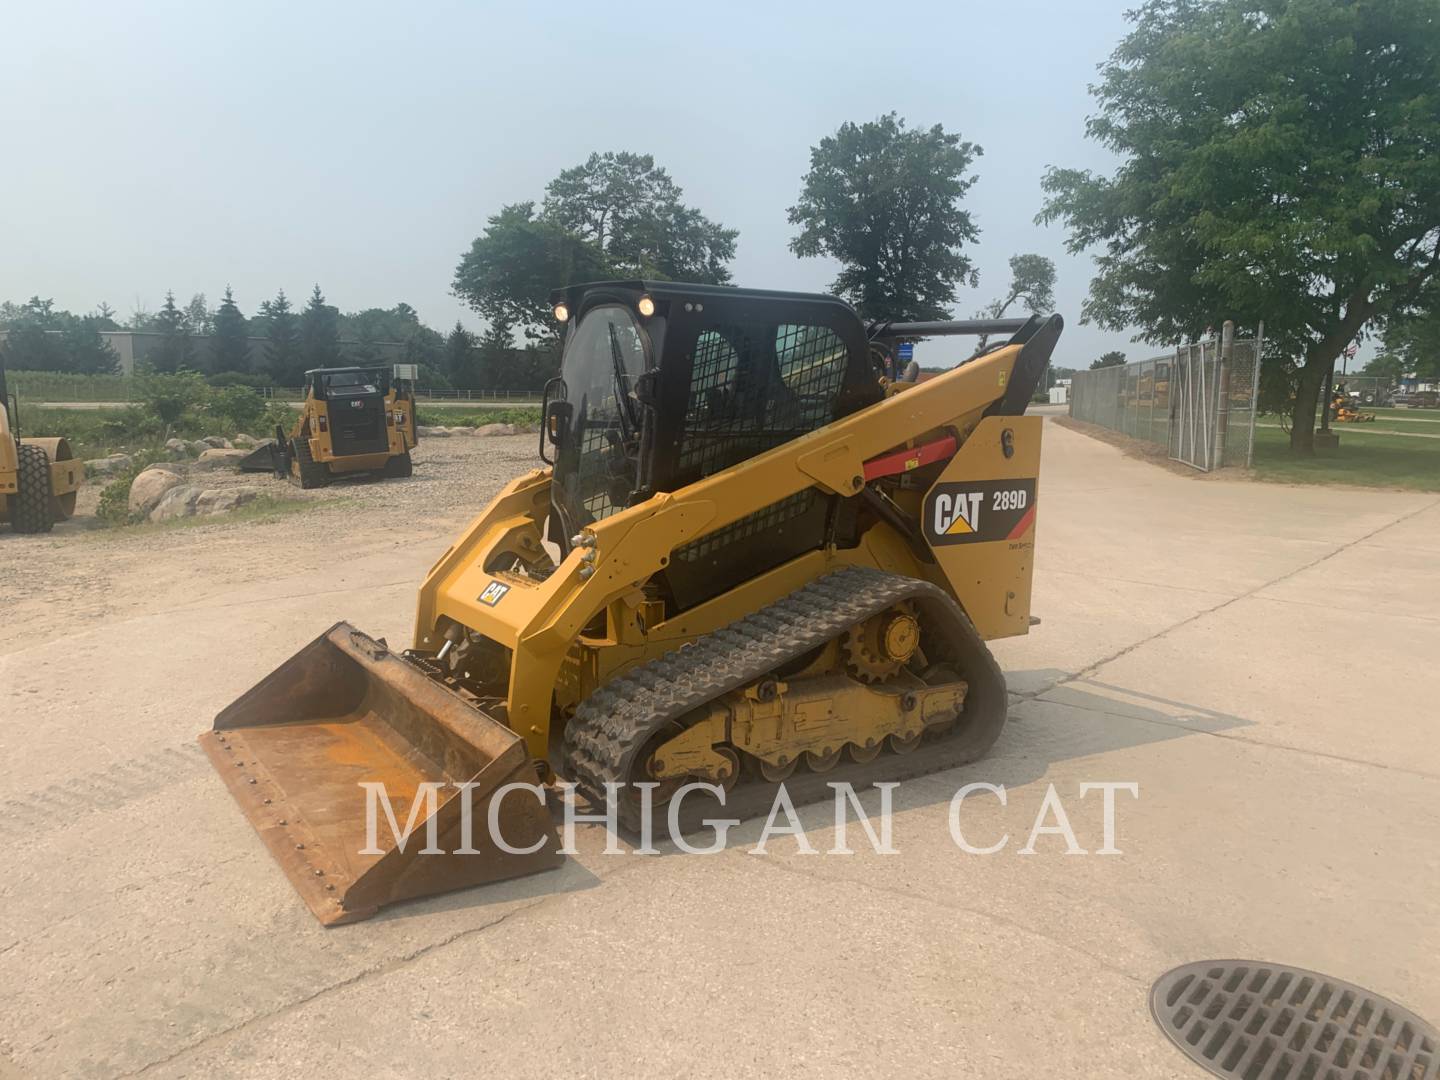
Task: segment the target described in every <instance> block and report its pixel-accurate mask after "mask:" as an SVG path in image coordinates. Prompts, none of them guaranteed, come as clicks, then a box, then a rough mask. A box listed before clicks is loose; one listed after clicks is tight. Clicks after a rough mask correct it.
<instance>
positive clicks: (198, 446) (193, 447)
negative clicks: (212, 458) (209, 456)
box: [185, 439, 215, 454]
mask: <svg viewBox="0 0 1440 1080" xmlns="http://www.w3.org/2000/svg"><path fill="white" fill-rule="evenodd" d="M185 445H187V446H188V447H190V452H191V453H192V454H203V453H204V452H205V451H206V450H214V449H215V447H213V446H211V445H210V444H209V443H208V442H206V441H205V440H204V439H196V440H195V441H194V442H192V443H186V444H185Z"/></svg>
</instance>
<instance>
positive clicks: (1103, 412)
mask: <svg viewBox="0 0 1440 1080" xmlns="http://www.w3.org/2000/svg"><path fill="white" fill-rule="evenodd" d="M1263 348H1264V338H1263V336H1261V337H1259V338H1240V339H1236V340H1234V341H1232V342H1230V343H1229V347H1228V348H1227V347H1226V345H1225V343H1224V342H1223V341H1222V339H1220V338H1217V337H1212V338H1207V339H1206V340H1204V341H1199V342H1195V343H1193V344H1190V345H1182V346H1180V347H1179V348H1177V349H1176V350H1175V351H1174V352H1173V353H1169V354H1167V355H1164V356H1157V357H1154V358H1152V359H1150V360H1140V361H1137V362H1135V363H1131V364H1124V365H1117V366H1115V367H1108V368H1097V369H1094V370H1091V371H1077V372H1076V373H1075V375H1074V377H1073V378H1072V380H1071V383H1070V415H1071V416H1072V417H1074V418H1075V419H1076V420H1084V421H1085V422H1087V423H1090V424H1098V425H1099V426H1100V427H1105V428H1109V429H1110V430H1111V431H1117V432H1119V433H1120V434H1122V435H1128V436H1130V437H1131V438H1132V439H1139V440H1141V441H1142V442H1147V443H1153V444H1154V445H1156V446H1160V447H1163V448H1164V449H1165V450H1166V452H1167V453H1168V454H1169V455H1170V456H1171V457H1172V458H1175V459H1176V460H1180V461H1186V462H1188V463H1189V464H1192V465H1195V466H1196V467H1197V468H1201V469H1207V470H1208V469H1211V468H1219V467H1221V466H1225V465H1249V464H1250V463H1251V461H1252V460H1253V459H1254V446H1255V399H1256V395H1257V392H1258V390H1259V375H1260V366H1259V363H1258V359H1257V358H1258V357H1259V355H1260V353H1261V351H1262V350H1263Z"/></svg>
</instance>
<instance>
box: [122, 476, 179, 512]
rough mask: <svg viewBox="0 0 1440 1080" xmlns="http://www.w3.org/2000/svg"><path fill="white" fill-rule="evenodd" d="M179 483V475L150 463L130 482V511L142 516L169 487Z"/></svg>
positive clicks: (153, 506)
mask: <svg viewBox="0 0 1440 1080" xmlns="http://www.w3.org/2000/svg"><path fill="white" fill-rule="evenodd" d="M180 483H181V479H180V475H179V474H178V473H173V472H171V471H170V470H169V469H166V468H164V467H162V466H159V465H152V466H151V467H150V468H148V469H146V470H145V471H144V472H142V473H141V474H140V475H139V476H137V477H135V479H134V481H133V482H132V483H131V484H130V512H131V513H132V514H137V515H139V516H140V517H144V516H145V515H146V514H148V513H150V511H151V510H153V509H155V505H156V504H157V503H158V502H159V501H160V500H161V499H162V498H163V497H164V495H165V493H166V492H167V491H169V490H170V489H171V488H173V487H175V486H177V485H178V484H180Z"/></svg>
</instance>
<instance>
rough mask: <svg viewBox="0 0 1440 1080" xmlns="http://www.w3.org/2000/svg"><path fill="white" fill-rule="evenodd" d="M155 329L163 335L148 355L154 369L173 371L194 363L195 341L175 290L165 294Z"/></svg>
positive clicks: (147, 359) (156, 315) (156, 316)
mask: <svg viewBox="0 0 1440 1080" xmlns="http://www.w3.org/2000/svg"><path fill="white" fill-rule="evenodd" d="M153 331H154V333H157V334H160V335H161V341H160V343H159V345H157V346H156V347H155V348H154V349H151V350H150V353H149V355H148V356H146V361H147V362H148V363H149V365H150V367H151V368H152V369H153V370H155V371H157V372H163V373H172V372H176V371H180V370H182V369H184V368H189V367H191V366H192V365H193V364H194V360H195V346H194V342H192V341H191V340H190V330H189V328H188V327H187V326H186V323H185V313H184V312H183V311H181V310H180V308H179V307H177V306H176V304H175V294H174V293H173V292H167V293H166V294H165V304H164V306H162V307H161V308H160V310H159V311H158V312H156V314H155V318H154V322H153Z"/></svg>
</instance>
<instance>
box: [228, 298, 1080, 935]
mask: <svg viewBox="0 0 1440 1080" xmlns="http://www.w3.org/2000/svg"><path fill="white" fill-rule="evenodd" d="M554 301H555V314H556V318H557V319H559V320H561V321H562V322H563V323H565V325H566V328H567V334H566V338H565V349H564V354H563V358H562V362H561V372H560V375H559V377H558V378H556V379H553V380H552V381H551V382H550V384H549V385H548V387H547V388H546V392H545V402H544V422H543V425H542V431H541V435H540V456H541V458H542V459H543V460H544V462H545V463H546V467H544V468H538V469H535V470H534V471H531V472H528V473H526V474H525V475H523V476H519V477H517V478H516V479H514V480H513V481H511V482H510V483H509V484H508V485H507V486H506V487H505V488H504V489H503V490H502V491H501V492H500V493H499V494H498V495H497V496H496V497H495V498H494V500H493V501H492V502H491V503H490V505H489V506H488V507H486V508H485V510H484V511H483V512H482V513H481V514H480V516H479V517H477V518H476V519H475V520H474V521H473V522H472V523H471V524H470V525H469V527H468V528H466V529H465V531H464V532H463V533H462V534H461V535H460V537H459V538H458V539H457V540H456V541H455V543H454V544H453V545H452V546H451V547H450V548H449V550H447V551H446V552H445V553H444V554H443V555H441V556H440V558H439V560H438V561H437V562H436V563H435V565H434V566H433V567H432V568H431V570H430V573H429V575H428V577H427V578H426V579H425V582H424V584H423V585H422V586H421V588H420V596H419V604H418V610H417V612H416V621H415V633H414V640H413V642H412V645H411V648H409V649H406V650H403V651H397V650H392V649H391V648H390V647H389V646H388V645H387V644H386V643H385V642H384V641H377V640H375V639H373V638H371V637H369V636H367V635H366V634H364V633H362V632H361V631H359V630H357V629H355V628H353V627H351V626H350V625H349V624H347V623H343V622H341V623H336V624H335V625H334V626H332V627H331V628H330V629H329V630H327V631H325V633H323V634H321V635H320V636H319V637H318V638H316V639H315V640H314V641H312V642H311V643H310V644H309V645H307V646H306V647H305V648H304V649H302V650H301V651H300V652H299V653H298V654H297V655H296V656H294V657H292V658H291V659H290V660H289V661H287V662H286V663H285V664H283V665H282V666H281V667H280V668H279V669H278V670H276V671H275V672H274V673H273V674H272V675H270V676H269V677H268V678H266V679H265V680H263V681H262V682H261V683H260V684H259V685H257V686H256V687H255V688H254V689H252V690H251V691H249V692H248V693H247V694H245V695H244V696H243V697H241V698H240V699H239V700H238V701H236V702H235V703H234V704H232V705H230V706H229V707H228V708H226V709H225V710H224V711H223V712H221V713H220V715H219V716H218V717H217V719H216V721H215V725H214V730H213V731H210V732H207V733H206V734H204V735H202V736H201V743H202V744H203V745H204V747H205V749H206V751H207V753H208V754H209V756H210V758H211V759H212V761H213V762H214V764H215V766H216V768H217V769H218V770H219V772H220V773H221V775H222V776H223V777H224V778H225V780H226V781H227V784H228V786H229V787H230V789H231V791H232V793H233V794H234V795H235V797H236V799H237V800H238V801H239V802H240V804H241V806H242V807H243V808H244V811H245V813H246V815H247V816H248V817H249V819H250V821H251V822H252V824H253V825H254V826H255V828H256V829H257V831H258V832H259V833H260V835H261V836H262V838H263V839H264V840H265V842H266V844H267V846H268V847H269V848H270V850H271V852H272V853H273V854H274V856H275V857H276V859H277V860H278V861H279V862H280V863H281V865H282V866H283V867H284V869H285V871H286V873H287V874H288V876H289V877H290V878H291V880H292V882H293V883H294V884H295V885H296V887H297V889H298V890H299V891H300V892H301V894H302V896H303V897H304V899H305V900H306V902H307V903H308V904H309V906H310V908H311V910H312V911H313V912H314V913H315V915H316V916H318V917H319V918H320V920H321V921H322V922H324V923H326V924H333V923H341V922H347V921H351V920H354V919H360V918H364V917H366V916H368V915H370V914H373V913H374V911H375V910H376V909H377V908H378V907H380V906H382V905H384V904H387V903H390V902H392V901H396V900H402V899H405V898H409V897H415V896H423V895H427V894H429V893H434V892H440V891H442V890H446V889H453V888H459V887H462V886H466V885H471V884H476V883H479V882H485V881H494V880H497V879H500V878H506V877H513V876H517V875H520V874H526V873H531V872H533V871H536V870H542V869H546V868H549V867H552V866H555V865H557V864H558V862H559V861H560V859H561V856H560V854H559V852H558V850H557V849H558V844H557V840H556V836H555V826H554V824H553V822H552V819H551V816H550V814H549V812H548V810H547V808H546V807H545V806H544V805H542V803H543V802H544V798H545V796H546V795H547V794H549V793H550V792H551V791H552V790H553V789H546V788H541V787H533V789H532V790H529V791H527V790H524V786H525V785H527V784H528V785H532V786H533V785H538V784H548V783H550V782H552V781H554V780H555V779H556V778H557V777H558V778H560V779H562V780H568V781H572V782H573V783H574V784H575V785H576V787H577V790H578V794H579V796H580V797H583V798H585V799H588V800H589V801H590V802H591V803H592V804H594V805H596V806H598V807H601V808H603V807H605V806H606V805H607V797H608V798H609V799H610V803H609V805H610V806H612V807H613V808H614V811H615V816H616V818H617V819H618V821H619V824H620V825H622V826H624V827H626V828H628V829H631V830H635V829H638V828H639V827H640V826H641V824H642V817H643V816H644V814H645V813H646V811H647V810H651V809H653V810H654V811H655V812H656V813H657V814H658V815H659V818H658V820H659V821H660V822H661V825H660V828H662V829H663V828H664V823H665V822H666V820H667V819H666V816H665V815H666V812H667V804H670V803H671V800H673V799H675V798H676V796H677V792H679V791H681V789H682V787H683V786H684V785H687V784H690V783H692V782H702V783H705V784H710V785H713V786H714V788H713V792H714V793H712V794H708V795H706V794H704V793H699V794H697V791H698V789H691V788H686V789H685V795H684V796H683V798H682V801H683V802H684V803H685V804H686V807H687V808H688V806H689V804H690V803H692V802H696V803H698V802H701V801H702V800H703V798H713V799H721V798H723V799H724V800H725V810H724V812H723V813H721V814H720V815H719V816H730V817H738V816H744V815H746V814H750V813H754V812H756V811H757V810H760V809H762V808H764V807H768V806H769V805H770V802H771V799H772V798H774V796H775V791H774V788H775V785H778V784H780V783H782V782H784V783H785V784H786V786H787V793H788V794H789V795H790V796H791V798H792V799H793V800H794V801H796V802H800V801H803V800H806V799H812V798H815V797H819V796H825V797H829V796H831V795H832V793H831V792H830V791H829V790H828V788H826V787H825V784H826V783H827V782H829V781H834V780H839V779H845V780H849V781H850V782H852V783H855V784H857V785H865V784H868V783H870V782H872V781H873V780H875V779H880V778H895V777H899V776H905V775H913V774H915V773H919V772H927V771H931V770H934V769H936V768H943V767H949V766H953V765H956V764H960V763H963V762H967V761H972V760H974V759H976V758H978V757H980V756H981V755H983V754H984V753H985V752H986V751H987V750H988V749H989V748H990V746H991V744H993V743H994V741H995V739H996V737H997V736H998V735H999V734H1000V730H1001V727H1002V726H1003V724H1004V722H1005V716H1006V705H1007V700H1006V688H1005V679H1004V676H1003V675H1002V674H1001V672H1000V670H999V668H998V666H997V665H996V663H995V661H994V659H993V658H992V656H991V654H990V652H989V650H988V649H987V648H986V646H985V641H986V640H987V639H990V638H998V637H1005V636H1007V635H1012V634H1024V633H1026V632H1027V631H1028V629H1029V627H1030V624H1031V621H1032V620H1031V618H1030V580H1031V571H1032V568H1033V566H1034V556H1035V514H1036V505H1037V498H1038V494H1039V490H1038V474H1039V468H1040V429H1041V423H1042V421H1041V420H1040V418H1038V417H1027V416H1025V415H1024V413H1025V408H1026V405H1027V404H1028V402H1029V401H1030V397H1031V395H1032V393H1033V392H1034V390H1035V387H1036V386H1037V385H1038V382H1039V380H1040V378H1041V376H1042V374H1043V372H1044V370H1045V367H1046V365H1047V363H1048V362H1049V358H1050V354H1051V351H1052V350H1053V349H1054V346H1055V343H1056V340H1057V338H1058V337H1059V334H1060V330H1061V320H1060V318H1059V317H1058V316H1052V317H1050V318H1045V319H1042V318H1039V317H1036V318H1031V319H1029V320H989V321H975V322H935V323H908V324H898V323H897V324H881V325H872V326H868V327H867V326H866V325H865V324H864V323H863V322H862V321H861V320H860V318H859V317H858V316H857V315H856V313H855V311H854V310H853V309H852V308H850V307H849V306H848V305H847V304H845V303H843V302H841V301H839V300H836V299H834V298H832V297H827V296H817V295H808V294H800V293H782V292H762V291H757V290H748V289H732V288H722V287H716V286H706V285H685V284H677V283H673V282H666V283H659V282H653V283H652V282H643V281H630V282H610V283H602V284H592V285H583V286H576V287H573V288H570V289H567V290H565V291H563V292H561V293H558V294H556V296H555V297H554ZM949 334H991V335H999V334H1006V335H1009V339H1008V341H1006V342H1004V343H1003V344H996V345H992V346H991V347H990V348H988V349H984V350H982V351H981V352H980V353H979V354H978V355H976V356H974V357H972V358H971V359H970V360H969V361H968V362H966V363H963V364H961V365H959V366H957V367H955V368H954V369H952V370H950V371H947V372H945V373H943V374H940V375H938V376H935V377H934V378H931V379H928V380H926V381H924V382H920V383H888V382H887V381H886V380H885V379H883V378H882V377H879V376H878V374H877V372H878V370H879V363H880V362H883V360H884V359H885V357H886V356H887V354H888V352H889V349H890V347H891V346H893V345H894V344H895V343H896V342H898V341H900V340H903V339H909V340H914V339H916V338H921V337H930V336H937V335H949ZM381 785H383V787H381ZM637 785H645V786H643V787H641V786H637ZM670 808H671V809H673V810H674V811H675V812H676V814H677V819H679V820H684V819H683V818H682V817H680V810H681V808H682V807H681V803H680V802H675V803H674V804H673V806H671V807H670ZM708 810H709V813H710V815H711V816H716V811H715V808H714V805H713V803H712V804H711V805H710V806H709V807H708ZM377 821H378V828H377V827H376V824H377ZM400 822H407V823H408V825H409V826H410V827H411V828H412V829H413V830H414V831H413V832H412V833H411V834H410V835H409V837H408V843H406V842H401V838H402V837H403V836H404V835H405V834H404V831H403V830H401V829H400V828H399V823H400ZM487 826H488V827H487ZM431 830H433V831H431ZM422 837H424V838H425V839H422Z"/></svg>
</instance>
